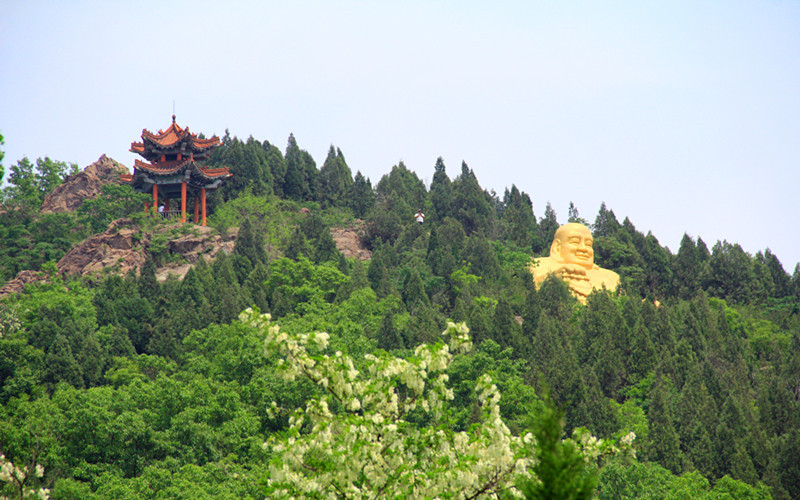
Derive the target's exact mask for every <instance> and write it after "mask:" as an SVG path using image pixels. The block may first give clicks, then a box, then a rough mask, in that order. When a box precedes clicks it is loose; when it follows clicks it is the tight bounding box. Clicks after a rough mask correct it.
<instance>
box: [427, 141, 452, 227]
mask: <svg viewBox="0 0 800 500" xmlns="http://www.w3.org/2000/svg"><path fill="white" fill-rule="evenodd" d="M452 191H453V187H452V183H451V182H450V178H449V177H448V176H447V172H446V171H445V166H444V160H443V159H442V157H441V156H440V157H439V158H437V159H436V165H435V166H434V167H433V180H432V181H431V188H430V193H429V196H430V199H431V205H433V213H432V214H431V216H430V217H429V220H430V221H431V222H438V221H441V220H443V219H444V218H445V217H450V216H452V208H451V203H452Z"/></svg>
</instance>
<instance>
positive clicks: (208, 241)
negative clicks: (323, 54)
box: [0, 219, 372, 299]
mask: <svg viewBox="0 0 800 500" xmlns="http://www.w3.org/2000/svg"><path fill="white" fill-rule="evenodd" d="M361 226H362V224H360V221H357V222H356V224H355V225H353V226H351V227H347V228H331V234H332V235H333V239H334V241H335V242H336V246H337V248H338V249H339V251H340V252H342V253H343V254H344V256H345V257H354V258H357V259H361V260H367V259H369V258H370V257H371V256H372V255H371V252H370V251H369V250H368V249H366V248H364V246H363V245H362V243H361V233H362V228H361ZM237 233H238V230H236V229H230V230H229V231H228V233H227V234H225V235H224V236H222V235H220V234H219V232H217V230H216V229H214V228H211V227H204V226H196V225H193V224H186V225H178V224H165V225H158V226H156V228H155V229H154V230H152V231H150V232H147V231H142V229H141V228H140V227H139V226H138V225H137V224H135V223H134V222H133V221H132V220H131V219H118V220H115V221H114V222H112V223H111V224H110V225H109V226H108V229H107V230H106V231H104V232H102V233H100V234H96V235H94V236H92V237H90V238H87V239H86V240H84V241H83V242H81V243H80V244H79V245H77V246H76V247H74V248H73V249H72V250H70V251H69V252H67V253H66V254H65V255H64V257H62V258H61V260H59V261H58V264H57V266H58V272H59V273H60V274H62V275H72V276H89V277H97V278H101V277H102V276H104V275H106V274H120V275H124V274H126V273H127V272H128V271H130V270H131V269H133V270H134V271H135V272H138V270H139V269H140V268H141V266H142V265H143V264H144V262H145V260H146V258H147V254H148V253H149V252H154V253H159V254H160V255H162V256H163V257H164V258H165V259H164V260H167V261H168V262H169V263H168V264H166V265H164V266H161V267H159V268H158V269H157V271H156V277H157V278H158V280H159V281H164V280H166V279H167V278H168V277H169V276H170V275H174V276H175V277H177V278H178V279H183V277H184V276H185V275H186V273H187V272H188V271H189V269H190V268H191V267H192V266H193V265H194V264H195V263H196V262H197V261H198V259H199V258H200V256H203V258H204V259H205V260H206V261H207V262H212V261H213V260H214V259H215V258H216V257H217V256H218V255H219V252H225V253H228V254H231V253H233V247H234V244H235V239H236V236H237ZM156 247H158V248H156ZM44 279H46V278H45V276H44V273H39V272H36V271H21V272H20V273H19V274H17V276H16V277H15V278H14V279H12V280H11V281H9V282H7V283H6V284H5V285H3V286H2V287H0V299H2V298H3V297H5V296H6V295H10V294H12V293H18V292H21V291H23V289H24V287H25V285H27V284H29V283H35V282H41V281H43V280H44Z"/></svg>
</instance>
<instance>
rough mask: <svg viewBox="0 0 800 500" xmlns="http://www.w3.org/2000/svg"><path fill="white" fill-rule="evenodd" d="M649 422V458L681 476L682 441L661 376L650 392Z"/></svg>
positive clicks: (646, 445) (647, 450)
mask: <svg viewBox="0 0 800 500" xmlns="http://www.w3.org/2000/svg"><path fill="white" fill-rule="evenodd" d="M647 420H648V423H649V427H650V433H649V435H648V441H647V443H645V450H646V452H647V458H648V459H650V460H652V461H654V462H658V463H659V464H661V466H662V467H664V468H666V469H668V470H670V471H672V473H673V474H679V473H680V472H681V471H682V470H683V464H682V456H681V450H680V441H679V439H678V433H677V432H676V431H675V422H674V420H673V417H672V405H671V400H670V396H669V392H668V389H667V383H666V381H664V380H663V379H662V377H661V376H660V375H659V376H658V377H657V378H656V382H655V384H653V388H652V389H651V390H650V398H649V405H648V410H647Z"/></svg>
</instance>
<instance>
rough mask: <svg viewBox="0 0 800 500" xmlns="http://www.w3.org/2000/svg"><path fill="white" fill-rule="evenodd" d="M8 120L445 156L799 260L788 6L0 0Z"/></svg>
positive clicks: (107, 149) (493, 182)
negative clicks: (181, 129)
mask: <svg viewBox="0 0 800 500" xmlns="http://www.w3.org/2000/svg"><path fill="white" fill-rule="evenodd" d="M0 68H2V75H3V76H2V78H0V133H2V134H3V135H4V137H5V145H4V146H2V149H3V150H4V151H5V152H6V157H5V159H4V161H3V163H4V165H5V166H6V171H8V167H9V165H11V164H14V163H16V161H18V160H19V159H21V158H22V157H23V156H27V157H28V158H30V159H32V160H33V159H35V158H38V157H44V156H49V157H50V158H52V159H55V160H60V161H66V162H74V163H77V164H78V165H79V166H81V167H85V166H87V165H89V164H90V163H92V162H94V161H96V160H97V159H98V158H99V157H100V156H101V155H102V154H106V155H108V156H110V157H112V158H114V159H116V160H117V161H120V162H122V163H123V164H125V165H127V166H129V167H130V166H131V165H132V164H133V160H134V158H135V155H134V154H133V153H131V152H129V151H128V149H129V148H130V143H131V142H133V141H137V140H140V136H141V131H142V129H145V128H146V129H148V130H150V131H153V132H155V131H157V130H158V129H161V128H166V127H168V126H169V124H170V122H171V115H172V113H173V106H174V110H175V114H176V116H177V122H178V124H179V125H182V126H189V128H190V129H191V130H192V131H193V132H198V133H199V132H202V133H204V134H205V135H206V136H210V135H212V134H216V135H218V136H222V135H224V134H225V131H226V130H229V131H230V134H231V135H232V136H238V137H239V138H242V139H246V138H247V137H249V136H253V137H254V138H256V139H258V140H259V141H263V140H268V141H269V142H271V143H272V144H275V145H277V146H278V147H279V148H281V149H282V150H285V147H286V143H287V139H288V137H289V134H290V133H292V134H294V136H295V138H296V139H297V142H298V145H299V146H300V147H301V148H302V149H305V150H306V151H308V152H309V153H310V154H311V155H312V156H313V157H314V159H315V160H316V162H317V164H318V166H321V164H322V163H323V162H324V160H325V157H326V154H327V151H328V149H329V148H330V146H331V145H334V146H335V147H338V148H340V149H341V151H342V153H343V154H344V156H345V158H346V160H347V164H348V165H349V167H350V169H351V170H352V171H353V173H354V174H355V172H356V171H361V172H362V173H363V174H364V175H366V176H367V177H369V178H370V179H371V180H372V182H373V185H374V184H377V182H378V180H380V178H381V176H383V175H385V174H387V173H389V172H390V171H391V168H392V166H394V165H396V164H397V163H399V162H400V161H402V162H404V163H405V165H406V166H407V167H408V168H409V169H411V170H413V171H414V172H416V173H417V175H418V176H419V177H420V178H421V179H423V180H424V181H425V182H426V184H428V183H430V180H431V178H432V177H433V169H434V165H435V164H436V159H437V158H438V157H442V158H443V160H444V162H445V166H446V168H447V173H448V174H449V176H450V177H451V178H453V177H455V176H456V175H458V174H459V172H460V171H461V164H462V162H466V163H467V165H468V166H469V168H471V169H472V170H473V171H474V172H475V174H476V176H477V178H478V181H479V182H480V184H481V186H483V187H484V188H485V189H487V190H491V189H494V190H495V191H496V192H497V193H498V195H499V196H500V197H502V195H503V192H504V191H505V189H506V188H509V187H511V185H512V184H514V185H516V186H517V187H518V188H519V189H520V190H522V191H525V192H526V193H528V194H529V195H530V197H531V199H532V200H533V205H534V213H535V214H536V216H537V217H541V216H542V215H543V214H544V209H545V206H546V204H547V203H548V202H549V203H551V204H552V207H553V208H554V209H555V211H556V213H557V214H558V219H559V221H560V222H562V223H563V222H566V220H567V216H568V207H569V204H570V202H572V203H574V204H575V206H576V207H577V208H578V210H579V212H580V215H581V216H582V217H583V218H585V219H587V220H588V221H589V222H593V221H594V219H595V217H596V215H597V212H598V209H599V207H600V204H601V203H603V202H605V204H606V206H607V207H608V208H610V209H611V210H613V211H614V213H615V214H616V215H617V217H618V219H619V220H620V221H622V220H623V219H624V218H625V217H629V218H630V220H631V221H632V222H633V224H634V225H635V226H636V228H637V229H638V230H640V231H642V232H644V233H647V232H652V233H653V235H654V236H656V238H658V240H659V242H660V243H661V244H662V245H666V246H667V247H669V248H670V250H671V251H672V252H673V253H674V252H677V250H678V248H679V244H680V241H681V238H682V237H683V235H684V234H688V235H690V236H691V237H693V238H697V237H701V238H702V239H703V240H704V241H705V242H706V243H707V244H708V246H709V248H711V247H712V246H713V244H714V243H715V242H717V241H718V240H727V241H728V242H730V243H739V244H740V245H741V246H742V247H743V248H744V249H745V250H746V251H747V252H748V253H750V254H752V255H754V254H755V253H756V252H759V251H764V250H765V249H767V248H769V249H770V250H771V251H772V252H773V253H774V254H775V255H776V256H777V257H778V258H779V259H780V261H781V262H782V263H783V266H784V269H785V270H786V271H787V272H789V273H792V271H793V270H794V268H795V265H797V264H798V262H800V236H798V223H797V218H798V215H800V196H798V193H797V188H798V184H800V182H798V178H799V177H800V176H799V175H798V174H799V173H800V172H798V166H800V88H799V87H800V2H797V1H794V0H792V1H788V0H786V1H781V0H773V1H769V0H764V1H759V2H755V1H737V0H726V1H704V0H695V1H686V2H684V1H671V2H641V1H629V2H621V1H602V2H601V1H598V0H595V1H580V0H576V1H570V2H544V1H511V0H495V1H493V2H478V1H472V0H461V1H455V0H453V1H445V0H425V1H421V0H406V1H403V2H399V1H388V0H387V1H375V0H373V1H357V0H344V1H335V0H328V1H322V0H316V1H315V0H295V1H291V2H286V1H281V2H278V1H261V2H244V1H229V2H219V3H216V2H203V1H192V2H185V1H170V2H149V1H142V2H122V1H115V0H109V1H96V2H92V1H81V0H77V1H71V2H63V1H38V0H28V1H24V2H22V1H11V0H0Z"/></svg>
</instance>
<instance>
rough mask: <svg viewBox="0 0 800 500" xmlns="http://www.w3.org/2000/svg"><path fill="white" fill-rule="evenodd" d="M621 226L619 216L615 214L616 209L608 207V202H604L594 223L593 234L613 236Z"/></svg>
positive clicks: (597, 236) (596, 235)
mask: <svg viewBox="0 0 800 500" xmlns="http://www.w3.org/2000/svg"><path fill="white" fill-rule="evenodd" d="M619 228H620V224H619V221H618V220H617V216H616V215H614V211H613V210H609V209H608V208H607V207H606V202H602V203H601V204H600V210H599V211H598V212H597V217H596V218H595V220H594V224H592V235H594V237H595V238H599V237H613V236H614V235H615V234H616V233H617V231H618V230H619Z"/></svg>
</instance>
